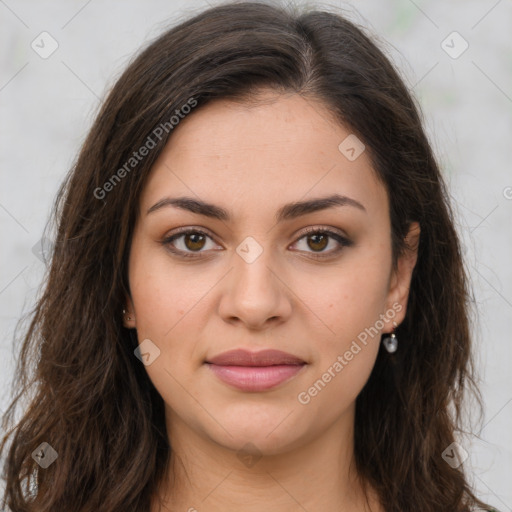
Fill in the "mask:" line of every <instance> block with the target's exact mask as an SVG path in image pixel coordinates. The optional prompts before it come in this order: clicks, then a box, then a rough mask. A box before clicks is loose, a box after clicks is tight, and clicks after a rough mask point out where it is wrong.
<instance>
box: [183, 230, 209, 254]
mask: <svg viewBox="0 0 512 512" xmlns="http://www.w3.org/2000/svg"><path fill="white" fill-rule="evenodd" d="M183 240H184V244H185V246H186V247H187V249H190V250H191V251H199V250H200V249H202V248H203V247H204V244H205V236H204V235H203V234H201V233H195V232H194V233H190V234H186V235H184V239H183Z"/></svg>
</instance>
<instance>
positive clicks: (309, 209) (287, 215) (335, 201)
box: [146, 194, 366, 222]
mask: <svg viewBox="0 0 512 512" xmlns="http://www.w3.org/2000/svg"><path fill="white" fill-rule="evenodd" d="M168 206H174V207H175V208H180V209H182V210H187V211H190V212H192V213H197V214H199V215H204V216H205V217H210V218H212V219H218V220H222V221H230V220H231V215H230V213H229V212H228V211H227V210H225V209H224V208H221V207H220V206H217V205H214V204H211V203H207V202H205V201H201V200H199V199H194V198H192V197H174V198H172V197H164V198H163V199H161V200H160V201H158V202H157V203H155V204H154V205H153V206H152V207H151V208H149V210H148V211H147V212H146V215H149V214H150V213H152V212H155V211H157V210H160V209H161V208H164V207H168ZM337 206H352V207H354V208H357V209H359V210H361V211H364V212H366V208H365V207H364V206H363V205H362V204H361V203H360V202H359V201H356V200H355V199H352V198H350V197H347V196H342V195H339V194H333V195H331V196H327V197H320V198H317V199H310V200H309V201H300V202H294V203H288V204H285V205H284V206H282V207H281V208H279V210H278V211H277V213H276V216H275V217H276V222H281V221H284V220H291V219H295V218H297V217H300V216H302V215H307V214H308V213H313V212H317V211H320V210H326V209H328V208H334V207H337Z"/></svg>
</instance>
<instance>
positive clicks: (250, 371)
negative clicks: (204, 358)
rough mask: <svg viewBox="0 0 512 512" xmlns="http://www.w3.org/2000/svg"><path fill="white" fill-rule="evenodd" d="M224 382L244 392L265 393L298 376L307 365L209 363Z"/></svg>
mask: <svg viewBox="0 0 512 512" xmlns="http://www.w3.org/2000/svg"><path fill="white" fill-rule="evenodd" d="M208 366H209V367H210V369H211V370H212V372H213V373H214V374H215V375H216V376H217V377H218V378H219V379H220V380H222V381H223V382H225V383H226V384H229V385H230V386H233V387H235V388H238V389H241V390H242V391H265V390H267V389H271V388H273V387H275V386H278V385H279V384H281V383H283V382H285V381H287V380H288V379H291V378H292V377H293V376H294V375H297V373H299V372H300V371H301V370H302V368H303V367H304V366H306V365H305V364H301V365H298V364H295V365H291V364H283V365H276V366H219V365H216V364H211V363H208Z"/></svg>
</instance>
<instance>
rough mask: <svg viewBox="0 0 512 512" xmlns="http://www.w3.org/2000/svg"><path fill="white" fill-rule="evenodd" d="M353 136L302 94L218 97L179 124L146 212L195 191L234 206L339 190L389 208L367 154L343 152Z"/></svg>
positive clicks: (376, 208) (154, 174)
mask: <svg viewBox="0 0 512 512" xmlns="http://www.w3.org/2000/svg"><path fill="white" fill-rule="evenodd" d="M347 137H354V135H353V134H351V131H350V129H349V128H347V127H345V126H343V125H342V124H340V123H339V122H336V121H335V120H334V119H333V116H332V115H331V113H330V112H329V110H328V108H327V107H326V106H324V105H323V104H321V103H319V102H317V101H314V100H311V99H307V98H304V97H302V96H300V95H298V94H287V95H283V94H277V93H275V92H266V93H265V92H264V93H260V95H259V96H258V101H257V102H250V103H248V102H244V103H242V102H235V101H232V100H225V99H222V100H215V101H213V102H211V103H208V104H207V105H205V106H203V107H201V108H200V109H198V110H196V111H193V112H192V113H191V114H190V115H188V116H187V117H185V118H184V119H182V120H181V121H180V123H179V125H178V126H177V127H175V128H174V130H173V133H172V136H171V138H170V139H169V141H168V143H167V145H166V147H165V148H164V150H163V152H162V154H161V155H160V156H159V158H158V160H157V162H156V163H155V165H154V166H153V169H152V171H151V174H150V176H149V178H148V181H147V184H146V187H145V190H144V192H143V195H142V198H141V203H142V204H141V206H142V209H143V211H144V210H147V208H149V207H150V206H151V205H152V204H153V203H155V202H156V201H158V200H159V199H161V198H162V196H163V195H165V194H169V195H178V194H186V195H188V196H190V195H196V196H198V197H199V198H201V199H208V200H209V201H211V202H215V203H216V204H222V205H227V206H228V207H229V209H230V210H233V211H234V210H235V208H234V206H233V205H236V204H240V206H241V207H243V206H244V205H245V206H246V207H247V208H249V207H252V208H256V210H257V209H258V207H260V206H261V205H262V204H266V205H268V204H269V203H275V205H276V209H277V206H278V205H280V204H282V203H284V202H286V201H288V200H289V201H297V200H299V199H307V198H308V197H309V196H310V197H317V196H319V195H326V194H332V193H339V194H342V195H346V196H349V197H353V198H354V199H356V200H358V201H360V202H362V203H363V204H365V206H366V208H367V209H368V210H369V213H372V210H373V213H375V214H379V213H382V209H383V208H387V194H386V192H385V188H384V186H383V185H382V183H381V182H380V181H379V180H378V179H377V177H376V174H375V171H374V170H373V168H372V165H371V161H370V158H369V155H368V154H367V152H366V151H363V152H362V153H361V154H360V155H359V156H358V157H357V158H356V159H355V160H354V159H349V158H347V156H346V153H343V152H342V151H340V149H339V146H340V144H342V143H343V141H345V140H347ZM348 140H349V141H351V140H352V139H351V138H349V139H348ZM342 147H343V146H342ZM356 150H360V148H358V147H356Z"/></svg>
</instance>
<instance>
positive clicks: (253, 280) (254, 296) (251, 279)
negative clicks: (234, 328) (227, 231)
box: [219, 249, 293, 330]
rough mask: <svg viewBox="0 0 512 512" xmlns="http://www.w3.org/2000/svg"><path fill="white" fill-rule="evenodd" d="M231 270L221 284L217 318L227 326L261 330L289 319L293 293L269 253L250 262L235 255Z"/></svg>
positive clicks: (264, 253) (265, 252)
mask: <svg viewBox="0 0 512 512" xmlns="http://www.w3.org/2000/svg"><path fill="white" fill-rule="evenodd" d="M249 261H250V260H249ZM233 266H234V268H233V269H232V270H231V272H229V274H228V275H227V276H226V279H225V280H223V289H222V297H221V300H220V304H219V314H220V316H221V317H222V318H223V319H224V320H225V321H226V322H228V323H231V324H237V323H241V324H243V325H245V326H246V327H247V328H248V329H250V330H261V329H265V328H266V327H267V326H270V325H273V326H275V325H278V324H280V323H283V322H285V321H286V320H287V319H288V318H289V317H290V315H291V312H292V295H293V293H292V292H291V289H290V287H289V286H287V284H286V280H285V279H284V278H283V276H282V272H279V269H278V268H277V265H276V263H275V261H273V260H272V257H271V251H270V250H267V249H265V250H263V252H262V253H261V255H260V256H259V257H258V258H257V259H256V260H255V261H252V262H248V261H246V260H245V259H243V258H242V257H240V256H239V254H234V255H233ZM280 274H281V275H280Z"/></svg>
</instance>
